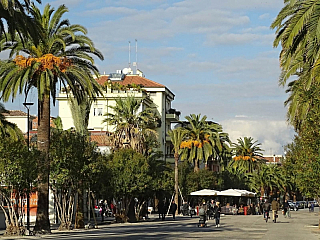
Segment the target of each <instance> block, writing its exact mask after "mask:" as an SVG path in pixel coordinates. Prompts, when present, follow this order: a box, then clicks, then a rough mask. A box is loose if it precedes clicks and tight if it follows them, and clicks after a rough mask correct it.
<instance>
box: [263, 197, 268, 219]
mask: <svg viewBox="0 0 320 240" xmlns="http://www.w3.org/2000/svg"><path fill="white" fill-rule="evenodd" d="M262 208H263V216H264V219H266V218H267V217H268V215H269V211H270V203H269V202H268V200H267V199H266V201H265V202H264V204H263V206H262Z"/></svg>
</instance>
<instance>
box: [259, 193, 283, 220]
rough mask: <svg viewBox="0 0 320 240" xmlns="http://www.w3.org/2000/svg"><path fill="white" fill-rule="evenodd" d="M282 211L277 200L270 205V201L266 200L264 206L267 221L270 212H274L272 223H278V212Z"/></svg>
mask: <svg viewBox="0 0 320 240" xmlns="http://www.w3.org/2000/svg"><path fill="white" fill-rule="evenodd" d="M279 209H280V204H279V202H278V201H277V199H276V198H274V199H273V201H272V202H271V203H270V202H269V201H268V199H266V200H265V202H264V204H263V210H264V211H263V213H264V215H263V217H264V219H265V220H266V221H268V218H270V217H269V212H270V210H272V221H273V222H274V223H275V222H276V221H277V217H278V211H279Z"/></svg>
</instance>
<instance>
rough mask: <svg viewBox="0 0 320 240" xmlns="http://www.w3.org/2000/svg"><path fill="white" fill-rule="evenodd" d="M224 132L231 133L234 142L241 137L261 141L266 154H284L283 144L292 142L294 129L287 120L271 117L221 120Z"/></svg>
mask: <svg viewBox="0 0 320 240" xmlns="http://www.w3.org/2000/svg"><path fill="white" fill-rule="evenodd" d="M220 124H222V127H223V130H224V132H227V133H229V136H230V139H231V141H232V142H236V141H237V139H239V138H240V137H241V138H243V137H252V138H253V139H254V140H255V141H258V142H259V143H261V144H262V145H261V148H262V149H264V150H265V151H264V154H265V155H271V154H272V155H273V154H276V155H277V154H283V146H284V145H286V144H288V143H291V142H292V139H293V136H294V131H293V129H292V128H290V127H289V126H288V124H287V123H286V122H285V121H274V120H270V119H259V120H255V121H254V120H238V119H228V120H224V121H221V122H220Z"/></svg>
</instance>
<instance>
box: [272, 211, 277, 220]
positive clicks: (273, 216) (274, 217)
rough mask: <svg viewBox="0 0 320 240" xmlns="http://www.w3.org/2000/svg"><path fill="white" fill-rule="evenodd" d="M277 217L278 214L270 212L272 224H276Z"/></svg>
mask: <svg viewBox="0 0 320 240" xmlns="http://www.w3.org/2000/svg"><path fill="white" fill-rule="evenodd" d="M277 217H278V212H277V211H273V210H272V218H273V222H274V223H276V222H277Z"/></svg>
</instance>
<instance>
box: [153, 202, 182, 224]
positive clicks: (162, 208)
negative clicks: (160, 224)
mask: <svg viewBox="0 0 320 240" xmlns="http://www.w3.org/2000/svg"><path fill="white" fill-rule="evenodd" d="M177 208H178V206H177V204H176V203H175V201H174V200H173V201H172V202H171V204H170V210H169V212H170V213H171V214H172V219H173V220H175V219H176V211H177ZM167 211H168V205H167V204H166V202H165V201H159V203H158V213H159V218H161V219H162V220H163V221H164V220H165V218H166V213H167Z"/></svg>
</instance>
